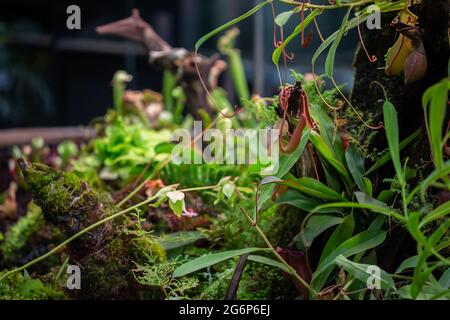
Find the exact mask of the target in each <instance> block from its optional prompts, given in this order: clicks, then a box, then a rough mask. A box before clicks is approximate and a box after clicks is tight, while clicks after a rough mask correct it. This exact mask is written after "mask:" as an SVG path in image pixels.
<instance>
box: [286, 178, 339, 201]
mask: <svg viewBox="0 0 450 320" xmlns="http://www.w3.org/2000/svg"><path fill="white" fill-rule="evenodd" d="M278 183H279V184H282V185H286V186H288V187H290V188H293V189H295V190H298V191H300V192H302V193H304V194H306V195H308V196H311V197H314V198H318V199H323V200H330V201H346V199H345V198H344V197H342V196H341V195H340V194H339V193H337V192H336V191H334V190H333V189H331V188H329V187H328V186H326V185H324V184H323V183H322V182H320V181H318V180H316V179H313V178H309V177H302V178H299V179H295V180H283V181H280V182H278Z"/></svg>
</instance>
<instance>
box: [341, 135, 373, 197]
mask: <svg viewBox="0 0 450 320" xmlns="http://www.w3.org/2000/svg"><path fill="white" fill-rule="evenodd" d="M345 159H346V161H347V167H348V170H349V171H350V174H351V175H352V177H353V179H354V180H355V183H356V185H357V186H358V188H359V190H360V191H362V192H365V193H367V194H369V193H370V191H369V190H368V189H366V184H365V183H364V180H363V178H364V157H363V156H362V154H361V152H360V151H359V150H358V148H356V146H354V145H353V144H351V145H350V146H349V147H348V149H347V150H346V151H345Z"/></svg>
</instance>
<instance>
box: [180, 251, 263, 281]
mask: <svg viewBox="0 0 450 320" xmlns="http://www.w3.org/2000/svg"><path fill="white" fill-rule="evenodd" d="M267 250H268V249H266V248H245V249H239V250H231V251H224V252H219V253H213V254H208V255H204V256H201V257H198V258H196V259H194V260H191V261H189V262H187V263H185V264H183V265H181V266H179V267H178V268H176V269H175V271H174V272H173V277H174V278H178V277H182V276H185V275H187V274H189V273H192V272H195V271H198V270H201V269H203V268H206V267H209V266H212V265H214V264H217V263H219V262H222V261H225V260H228V259H230V258H233V257H236V256H241V255H243V254H246V253H251V252H256V251H267Z"/></svg>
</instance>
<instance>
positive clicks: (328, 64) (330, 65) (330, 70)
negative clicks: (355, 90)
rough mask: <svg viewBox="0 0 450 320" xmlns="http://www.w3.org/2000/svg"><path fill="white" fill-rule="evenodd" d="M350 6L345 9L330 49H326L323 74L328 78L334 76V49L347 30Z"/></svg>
mask: <svg viewBox="0 0 450 320" xmlns="http://www.w3.org/2000/svg"><path fill="white" fill-rule="evenodd" d="M352 9H353V8H352V7H349V8H348V10H347V13H346V14H345V16H344V18H343V19H342V24H341V28H340V29H339V31H338V34H337V35H336V38H335V39H334V41H333V44H332V45H331V47H330V50H329V51H328V55H327V59H326V61H325V74H326V75H327V76H328V77H329V78H330V79H333V78H334V60H335V56H336V50H337V48H338V46H339V43H340V42H341V40H342V37H343V36H344V33H345V31H346V30H347V25H348V17H349V16H350V12H351V11H352Z"/></svg>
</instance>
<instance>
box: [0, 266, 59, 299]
mask: <svg viewBox="0 0 450 320" xmlns="http://www.w3.org/2000/svg"><path fill="white" fill-rule="evenodd" d="M4 272H6V271H3V272H1V273H4ZM1 273H0V274H1ZM63 299H67V297H66V295H65V293H64V291H63V290H62V288H58V287H56V286H53V285H48V284H45V283H43V282H42V281H41V280H39V279H32V278H31V277H30V276H29V275H27V274H25V275H24V274H22V273H14V274H12V275H10V276H9V277H7V278H6V279H3V280H2V281H1V282H0V300H63Z"/></svg>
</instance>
